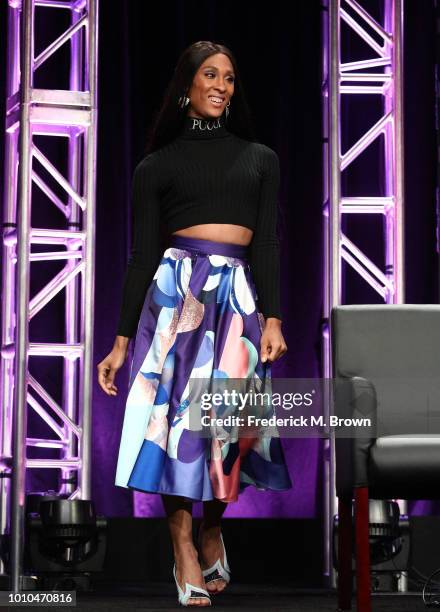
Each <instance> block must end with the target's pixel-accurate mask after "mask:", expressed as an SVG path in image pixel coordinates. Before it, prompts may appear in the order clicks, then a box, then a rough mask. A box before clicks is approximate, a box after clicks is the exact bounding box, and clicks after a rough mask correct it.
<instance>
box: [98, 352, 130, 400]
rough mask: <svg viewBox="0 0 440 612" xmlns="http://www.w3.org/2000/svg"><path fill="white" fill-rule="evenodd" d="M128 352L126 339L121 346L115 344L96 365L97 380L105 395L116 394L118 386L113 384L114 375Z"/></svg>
mask: <svg viewBox="0 0 440 612" xmlns="http://www.w3.org/2000/svg"><path fill="white" fill-rule="evenodd" d="M127 354H128V341H127V343H123V345H122V346H117V345H116V344H115V346H114V347H113V349H112V350H111V352H110V353H109V354H108V355H107V357H104V359H103V360H102V361H101V362H100V363H98V365H97V366H96V367H97V369H98V382H99V384H100V386H101V388H102V389H103V390H104V391H105V392H106V393H107V395H117V393H118V388H117V387H116V385H115V375H116V372H117V371H118V370H119V368H120V367H121V366H123V365H124V362H125V360H126V358H127Z"/></svg>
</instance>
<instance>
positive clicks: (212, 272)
mask: <svg viewBox="0 0 440 612" xmlns="http://www.w3.org/2000/svg"><path fill="white" fill-rule="evenodd" d="M279 175H280V169H279V159H278V156H277V154H276V153H275V152H274V151H273V150H272V149H270V148H269V147H267V146H266V145H264V144H261V143H258V142H257V141H256V140H255V138H254V136H253V131H252V127H251V121H250V113H249V110H248V105H247V103H246V99H245V95H244V91H243V86H242V83H241V80H240V77H239V74H238V69H237V64H236V61H235V58H234V56H233V55H232V53H231V51H230V50H229V49H228V48H227V47H225V46H223V45H220V44H215V43H212V42H209V41H200V42H197V43H194V44H192V45H191V46H189V47H188V48H187V49H186V50H185V51H184V52H183V54H182V56H181V57H180V59H179V61H178V63H177V66H176V69H175V71H174V75H173V78H172V80H171V82H170V84H169V86H168V89H167V93H166V96H165V98H164V102H163V105H162V108H161V110H160V112H159V114H158V117H157V119H156V122H155V125H154V129H153V132H152V137H151V139H150V142H149V147H148V149H147V153H146V156H145V157H144V158H143V159H142V160H141V161H140V162H139V163H138V165H137V166H136V168H135V171H134V175H133V183H132V206H133V232H134V235H133V245H132V250H131V255H130V260H129V263H128V267H127V272H126V276H125V280H124V288H123V296H122V306H121V311H120V319H119V324H118V329H117V335H116V340H115V343H114V346H113V349H112V351H111V352H110V353H109V355H108V356H107V357H105V359H103V361H101V363H100V364H98V366H97V367H98V377H99V383H100V385H101V387H102V388H103V390H104V391H105V392H106V393H107V394H108V395H116V393H117V387H116V385H115V382H114V379H115V374H116V372H117V370H118V369H119V368H120V367H121V366H122V365H123V363H124V362H125V359H126V357H127V350H128V343H129V340H130V338H133V337H135V345H134V355H133V361H132V363H131V370H130V381H129V393H128V397H127V403H126V408H125V414H124V422H123V428H122V434H121V442H120V447H119V455H118V464H117V472H116V480H115V484H116V485H117V486H121V487H129V488H132V489H133V490H137V491H146V492H153V493H159V494H161V496H162V501H163V505H164V508H165V512H166V514H167V517H168V523H169V528H170V534H171V538H172V542H173V548H174V557H175V565H174V568H173V573H174V578H175V581H176V586H177V590H178V595H179V602H180V603H182V604H183V605H198V606H205V605H211V599H210V594H213V593H218V592H220V591H221V590H223V589H224V588H225V586H226V585H227V583H228V582H229V580H230V574H231V571H230V568H229V565H228V562H227V558H226V550H225V547H224V542H223V537H222V534H221V517H222V515H223V512H224V511H225V509H226V507H227V504H228V503H229V502H234V501H237V499H238V495H239V493H240V492H241V491H242V490H243V489H244V488H245V487H247V486H249V485H252V486H254V487H256V488H258V489H260V490H270V489H271V490H277V491H283V490H286V489H289V488H291V486H292V483H291V480H290V477H289V473H288V470H287V466H286V463H285V459H284V454H283V449H282V447H281V442H280V438H279V437H277V436H273V437H272V436H270V435H268V434H267V432H266V435H264V432H263V435H261V432H260V434H259V435H257V436H255V437H239V435H240V432H238V434H237V432H235V433H236V434H237V435H236V436H235V437H234V435H232V436H231V432H230V431H229V432H228V435H226V437H225V436H224V435H223V436H219V437H212V438H206V437H201V436H198V435H197V434H195V433H194V431H192V430H191V427H190V422H189V403H190V397H189V390H188V389H189V384H188V381H189V379H190V378H202V379H207V380H208V383H209V380H212V381H213V380H214V379H230V378H231V379H234V378H237V379H238V378H239V379H246V382H247V381H250V382H251V383H252V384H255V385H256V386H257V387H258V386H259V385H262V386H263V388H264V383H265V382H266V381H269V380H270V377H271V363H272V362H273V361H275V360H276V359H278V358H279V357H281V356H282V355H283V354H284V353H285V352H286V350H287V346H286V343H285V341H284V338H283V335H282V333H281V323H282V321H281V312H280V292H279V282H280V273H279V270H280V260H279V240H278V236H277V233H276V223H277V202H278V190H279V183H280V176H279ZM164 227H165V229H166V232H167V244H166V249H165V250H162V249H161V242H160V237H161V229H163V228H164ZM223 434H225V431H224V430H223ZM193 501H203V521H202V523H201V528H200V530H199V534H198V541H197V548H196V547H195V546H194V544H193V540H192V502H193Z"/></svg>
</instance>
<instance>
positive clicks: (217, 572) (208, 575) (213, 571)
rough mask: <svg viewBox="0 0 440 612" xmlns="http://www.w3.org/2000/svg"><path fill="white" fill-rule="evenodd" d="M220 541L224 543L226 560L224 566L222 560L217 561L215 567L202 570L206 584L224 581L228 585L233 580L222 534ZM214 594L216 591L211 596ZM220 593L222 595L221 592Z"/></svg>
mask: <svg viewBox="0 0 440 612" xmlns="http://www.w3.org/2000/svg"><path fill="white" fill-rule="evenodd" d="M220 539H221V541H222V546H223V556H224V559H225V561H224V565H223V564H222V562H221V559H217V561H216V562H215V563H214V565H211V567H208V568H207V569H205V570H202V574H203V577H204V579H205V584H208V582H214V580H224V581H225V582H226V584H228V583H229V582H230V580H231V568H230V567H229V564H228V559H227V557H226V548H225V543H224V541H223V535H222V533H220ZM225 588H226V587H225ZM223 590H224V589H222V591H223ZM214 592H215V591H211V594H214ZM218 592H219V593H220V592H221V591H218Z"/></svg>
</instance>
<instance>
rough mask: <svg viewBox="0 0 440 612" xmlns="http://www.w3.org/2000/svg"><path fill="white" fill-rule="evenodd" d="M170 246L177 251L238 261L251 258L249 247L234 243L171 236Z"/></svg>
mask: <svg viewBox="0 0 440 612" xmlns="http://www.w3.org/2000/svg"><path fill="white" fill-rule="evenodd" d="M169 244H170V247H174V248H176V249H184V250H188V251H194V252H196V253H206V254H207V255H226V256H227V257H237V258H238V259H248V257H249V247H248V246H246V245H244V244H234V243H232V242H216V241H214V240H205V239H203V238H190V237H188V236H175V235H171V236H170V240H169Z"/></svg>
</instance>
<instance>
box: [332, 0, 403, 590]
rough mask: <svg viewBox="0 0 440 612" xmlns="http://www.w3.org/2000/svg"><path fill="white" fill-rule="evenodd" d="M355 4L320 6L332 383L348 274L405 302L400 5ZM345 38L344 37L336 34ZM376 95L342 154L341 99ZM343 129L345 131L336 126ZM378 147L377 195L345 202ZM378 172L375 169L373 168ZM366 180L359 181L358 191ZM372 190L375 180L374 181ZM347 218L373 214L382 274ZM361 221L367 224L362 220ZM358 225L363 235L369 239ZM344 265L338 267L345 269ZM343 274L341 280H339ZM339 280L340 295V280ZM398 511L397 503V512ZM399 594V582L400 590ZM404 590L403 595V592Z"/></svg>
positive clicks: (342, 1) (347, 117)
mask: <svg viewBox="0 0 440 612" xmlns="http://www.w3.org/2000/svg"><path fill="white" fill-rule="evenodd" d="M366 5H368V1H367V0H364V1H363V2H362V5H361V4H360V3H359V2H356V0H326V3H325V5H324V7H323V9H324V10H323V13H322V16H323V19H322V33H323V61H322V66H323V79H322V84H323V87H322V94H323V147H324V151H323V153H324V185H325V187H324V202H323V216H324V217H323V231H324V236H323V240H324V247H325V248H324V257H325V261H324V278H323V284H324V287H323V288H324V305H323V325H322V338H323V342H322V363H323V370H324V371H323V373H322V376H323V377H324V378H331V377H332V371H331V337H330V333H331V332H330V325H329V323H330V314H331V310H332V308H333V307H334V306H336V305H339V304H343V303H346V302H345V291H344V289H346V288H347V286H348V283H349V280H350V278H352V277H350V276H349V275H348V274H346V272H347V267H350V268H351V270H352V271H354V272H355V273H357V275H359V276H360V277H361V278H362V279H363V280H364V281H365V283H368V285H369V286H370V287H372V289H373V290H374V291H375V292H376V293H377V296H378V300H383V302H385V303H387V304H400V303H403V302H404V290H405V287H404V244H403V228H404V216H403V199H404V193H403V73H402V63H403V0H382V2H381V3H379V6H380V7H381V11H382V15H383V23H378V21H377V19H375V18H374V17H372V15H371V14H369V12H368V10H367V9H366V8H365V6H366ZM342 27H344V28H348V30H347V35H349V36H351V37H354V38H355V39H358V40H357V42H358V43H362V44H360V45H359V46H360V48H363V49H364V53H365V57H364V58H363V59H357V60H354V61H350V60H351V58H345V57H343V55H344V53H343V49H342V44H341V29H342ZM343 33H344V34H345V32H343ZM372 94H373V95H375V96H380V100H381V108H382V114H381V116H380V117H379V118H378V120H377V121H376V122H375V123H374V124H373V125H371V126H369V127H368V129H367V130H366V131H365V132H364V133H362V134H361V135H360V136H357V137H356V140H355V141H354V142H353V144H352V145H351V146H350V148H349V149H348V150H346V151H342V139H341V132H342V129H344V133H347V132H348V133H350V127H351V121H354V120H355V119H356V118H358V119H359V118H360V117H359V115H358V114H357V113H358V112H359V111H357V107H356V105H355V104H353V105H347V108H348V109H349V110H348V112H345V113H344V114H343V115H342V114H341V97H342V95H344V96H366V95H368V96H370V97H369V98H368V99H370V100H371V99H372V98H371V95H372ZM343 123H344V125H343ZM376 142H377V143H379V146H380V147H381V151H382V153H381V157H380V159H381V160H382V162H383V163H382V165H383V167H382V168H381V173H380V176H382V177H383V181H382V183H383V184H382V185H381V194H380V195H377V196H372V195H360V196H359V195H357V196H356V197H353V196H351V195H350V194H349V193H347V194H345V193H342V183H343V178H344V171H346V170H347V168H349V167H350V164H352V163H353V162H354V161H355V160H356V164H357V169H358V171H359V169H360V171H361V172H362V171H363V172H364V176H366V177H371V167H370V165H368V166H367V163H366V158H365V156H362V153H363V152H364V151H365V150H366V149H367V148H368V147H369V146H370V145H371V144H372V143H376ZM378 165H379V164H378ZM369 182H370V185H369V186H370V187H371V183H372V181H368V180H366V181H365V182H364V184H368V183H369ZM375 182H376V183H379V184H380V182H381V181H375ZM346 215H380V216H381V220H382V223H381V228H382V231H381V233H380V235H379V236H377V235H373V234H371V236H370V237H371V238H372V239H373V238H374V239H375V240H376V241H379V242H380V244H381V247H382V252H383V261H384V267H383V269H380V267H378V266H377V265H376V264H375V263H374V262H373V261H372V260H371V259H370V258H369V257H368V255H367V254H366V253H365V252H363V250H362V249H361V248H360V247H359V246H358V245H357V244H355V242H354V241H353V240H351V239H350V237H349V236H348V235H346V233H344V231H343V229H342V228H343V221H344V219H345V218H346V217H345V216H346ZM364 218H365V221H368V217H364ZM369 228H371V224H367V223H365V232H366V233H368V232H370V233H371V229H369ZM344 266H345V267H344ZM343 273H344V277H343ZM343 278H344V288H343V284H342V280H343ZM324 443H325V453H324V456H325V466H324V469H325V479H324V482H325V490H324V499H325V513H324V514H325V516H324V520H325V525H324V538H325V539H324V546H325V574H326V576H327V577H328V581H329V586H335V582H336V580H335V572H334V570H333V564H332V546H331V542H332V526H333V517H334V515H335V507H336V503H335V502H336V497H335V481H334V439H332V438H331V437H329V438H328V439H326V440H324ZM402 509H404V505H403V504H401V510H402ZM399 587H400V588H401V587H402V582H401V584H400V585H399ZM402 590H403V589H402Z"/></svg>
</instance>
